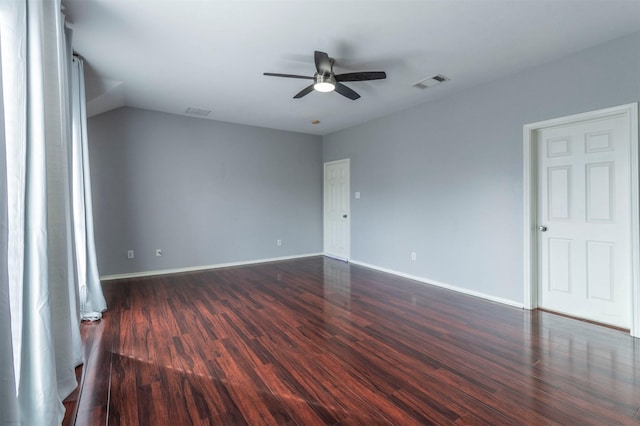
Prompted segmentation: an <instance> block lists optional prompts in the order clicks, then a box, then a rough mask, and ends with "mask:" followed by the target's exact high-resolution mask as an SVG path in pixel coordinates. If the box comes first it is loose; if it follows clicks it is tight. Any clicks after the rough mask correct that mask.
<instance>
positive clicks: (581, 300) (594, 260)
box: [536, 116, 631, 328]
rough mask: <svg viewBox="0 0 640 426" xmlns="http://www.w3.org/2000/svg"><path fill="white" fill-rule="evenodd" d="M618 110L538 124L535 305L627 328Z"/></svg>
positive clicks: (626, 225)
mask: <svg viewBox="0 0 640 426" xmlns="http://www.w3.org/2000/svg"><path fill="white" fill-rule="evenodd" d="M628 129H629V125H628V123H627V120H626V118H625V117H623V116H619V117H611V118H606V119H594V120H591V121H585V122H579V123H573V124H570V125H562V126H555V127H550V128H544V129H541V130H538V132H537V135H536V141H537V146H538V215H537V216H538V217H537V226H538V247H539V253H538V259H539V261H538V267H539V269H538V274H539V275H538V276H539V279H538V283H539V288H538V294H539V296H538V297H539V299H538V306H539V307H541V308H546V309H549V310H553V311H558V312H562V313H566V314H569V315H572V316H577V317H581V318H585V319H589V320H593V321H597V322H601V323H606V324H610V325H614V326H619V327H624V328H629V327H630V323H631V317H630V306H631V303H630V299H631V258H630V252H631V239H630V235H631V223H630V222H631V221H630V213H629V212H630V202H631V200H630V195H629V194H630V166H629V158H630V136H629V131H628Z"/></svg>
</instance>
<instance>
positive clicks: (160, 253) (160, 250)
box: [156, 249, 162, 257]
mask: <svg viewBox="0 0 640 426" xmlns="http://www.w3.org/2000/svg"><path fill="white" fill-rule="evenodd" d="M156 256H157V257H160V256H162V249H156Z"/></svg>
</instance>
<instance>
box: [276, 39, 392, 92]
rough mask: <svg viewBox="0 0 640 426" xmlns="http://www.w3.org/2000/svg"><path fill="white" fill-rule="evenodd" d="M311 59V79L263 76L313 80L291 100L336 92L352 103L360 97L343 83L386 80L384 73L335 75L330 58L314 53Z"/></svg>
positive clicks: (332, 60) (332, 61)
mask: <svg viewBox="0 0 640 426" xmlns="http://www.w3.org/2000/svg"><path fill="white" fill-rule="evenodd" d="M313 59H314V60H315V63H316V73H315V74H314V76H313V77H309V76H306V75H295V74H278V73H272V72H265V73H264V75H268V76H271V77H286V78H302V79H305V80H313V84H311V85H309V86H307V87H305V88H304V89H302V90H301V91H300V92H298V94H296V95H295V96H294V97H293V98H294V99H299V98H301V97H303V96H306V95H308V94H309V93H311V92H312V91H314V90H317V91H318V92H331V91H334V90H335V91H336V92H338V93H340V94H341V95H342V96H345V97H347V98H349V99H351V100H352V101H355V100H356V99H358V98H359V97H360V95H359V94H357V93H356V92H355V91H353V90H352V89H350V88H349V87H347V86H345V85H344V84H342V82H345V81H368V80H382V79H384V78H387V74H386V73H385V72H384V71H362V72H350V73H346V74H335V73H334V72H333V65H334V64H335V60H334V59H333V58H330V57H329V55H327V54H326V53H325V52H319V51H317V50H316V51H315V53H314V55H313Z"/></svg>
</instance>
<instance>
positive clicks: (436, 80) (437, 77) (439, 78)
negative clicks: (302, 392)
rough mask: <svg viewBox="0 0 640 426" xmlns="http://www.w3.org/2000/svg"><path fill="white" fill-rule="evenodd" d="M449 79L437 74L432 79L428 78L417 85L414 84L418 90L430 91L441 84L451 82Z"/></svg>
mask: <svg viewBox="0 0 640 426" xmlns="http://www.w3.org/2000/svg"><path fill="white" fill-rule="evenodd" d="M449 80H450V79H449V78H448V77H445V76H444V75H442V74H435V75H432V76H431V77H427V78H425V79H422V80H420V81H418V82H417V83H413V84H412V86H413V87H417V88H418V89H428V88H429V87H433V86H437V85H438V84H440V83H444V82H445V81H449Z"/></svg>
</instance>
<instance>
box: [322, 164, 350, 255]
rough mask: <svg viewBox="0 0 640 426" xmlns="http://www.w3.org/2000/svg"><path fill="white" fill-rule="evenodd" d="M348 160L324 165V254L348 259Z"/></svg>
mask: <svg viewBox="0 0 640 426" xmlns="http://www.w3.org/2000/svg"><path fill="white" fill-rule="evenodd" d="M349 177H350V171H349V159H345V160H338V161H331V162H329V163H325V164H324V253H325V254H326V255H327V256H331V257H335V258H338V259H342V260H349V257H350V244H351V241H350V236H351V235H350V232H351V231H350V218H349V215H350V204H349V193H350V189H349V188H350V185H349Z"/></svg>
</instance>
